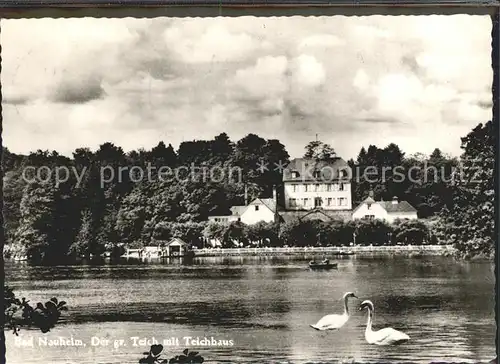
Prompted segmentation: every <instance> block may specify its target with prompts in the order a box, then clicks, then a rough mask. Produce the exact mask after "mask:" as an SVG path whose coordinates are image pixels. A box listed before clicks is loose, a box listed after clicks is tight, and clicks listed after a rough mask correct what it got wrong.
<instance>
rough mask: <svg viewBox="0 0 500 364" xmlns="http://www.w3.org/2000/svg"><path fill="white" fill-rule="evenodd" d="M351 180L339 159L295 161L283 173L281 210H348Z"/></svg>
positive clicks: (350, 174) (344, 164)
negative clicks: (282, 204)
mask: <svg viewBox="0 0 500 364" xmlns="http://www.w3.org/2000/svg"><path fill="white" fill-rule="evenodd" d="M351 177H352V173H351V168H350V167H349V166H348V164H347V163H346V162H345V161H344V160H343V159H342V158H338V157H337V158H334V159H333V160H332V161H317V160H314V159H306V158H295V159H293V160H292V161H291V162H290V163H289V164H288V166H287V167H286V168H285V169H284V171H283V184H284V202H285V210H287V211H293V210H312V209H317V208H321V209H323V210H351V209H352V198H351Z"/></svg>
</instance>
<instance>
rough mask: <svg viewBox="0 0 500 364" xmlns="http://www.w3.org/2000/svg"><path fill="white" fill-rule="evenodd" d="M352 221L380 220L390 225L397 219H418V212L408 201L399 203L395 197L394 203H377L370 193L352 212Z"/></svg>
mask: <svg viewBox="0 0 500 364" xmlns="http://www.w3.org/2000/svg"><path fill="white" fill-rule="evenodd" d="M352 219H353V220H358V219H379V220H385V221H387V222H389V223H392V222H394V220H396V219H401V220H403V219H410V220H411V219H418V216H417V210H416V209H415V208H414V207H413V206H412V205H410V204H409V203H408V202H407V201H399V200H398V198H397V197H394V198H393V199H392V201H375V200H374V199H373V192H370V195H369V196H368V198H366V199H365V200H364V201H363V202H362V203H361V204H360V205H359V206H358V207H356V208H355V209H354V210H353V212H352Z"/></svg>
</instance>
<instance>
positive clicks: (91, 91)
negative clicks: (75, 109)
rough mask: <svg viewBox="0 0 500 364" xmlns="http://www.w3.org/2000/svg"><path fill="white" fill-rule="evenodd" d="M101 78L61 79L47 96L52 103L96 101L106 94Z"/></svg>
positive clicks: (94, 76) (91, 76)
mask: <svg viewBox="0 0 500 364" xmlns="http://www.w3.org/2000/svg"><path fill="white" fill-rule="evenodd" d="M101 81H102V80H101V78H100V77H98V76H97V75H90V76H88V77H84V78H80V79H75V78H74V77H71V76H67V78H62V79H61V80H60V82H59V83H58V84H56V85H55V88H54V89H53V90H52V92H51V93H50V95H49V100H50V101H53V102H63V103H68V104H82V103H85V102H88V101H91V100H98V99H100V98H102V97H104V95H105V94H106V93H105V91H104V89H103V88H102V85H101Z"/></svg>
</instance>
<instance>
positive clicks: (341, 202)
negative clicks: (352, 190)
mask: <svg viewBox="0 0 500 364" xmlns="http://www.w3.org/2000/svg"><path fill="white" fill-rule="evenodd" d="M339 206H347V200H346V199H345V198H344V197H340V198H339Z"/></svg>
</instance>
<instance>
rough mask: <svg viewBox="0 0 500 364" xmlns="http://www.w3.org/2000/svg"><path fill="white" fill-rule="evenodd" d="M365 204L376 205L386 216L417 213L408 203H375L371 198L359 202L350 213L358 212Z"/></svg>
mask: <svg viewBox="0 0 500 364" xmlns="http://www.w3.org/2000/svg"><path fill="white" fill-rule="evenodd" d="M365 203H371V204H374V203H375V204H377V205H379V206H381V207H382V208H383V209H384V210H385V211H387V213H388V214H398V213H402V212H417V209H416V208H415V207H413V206H412V205H410V203H409V202H408V201H398V202H397V203H393V202H392V201H375V200H373V198H371V197H368V198H366V199H365V200H364V201H363V202H361V203H360V204H359V205H358V206H356V208H355V209H354V210H353V211H352V212H353V213H354V212H356V211H357V210H359V208H360V207H361V206H363V205H364V204H365Z"/></svg>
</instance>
